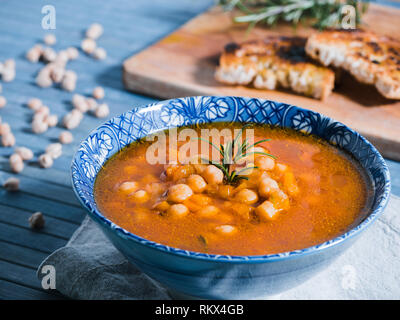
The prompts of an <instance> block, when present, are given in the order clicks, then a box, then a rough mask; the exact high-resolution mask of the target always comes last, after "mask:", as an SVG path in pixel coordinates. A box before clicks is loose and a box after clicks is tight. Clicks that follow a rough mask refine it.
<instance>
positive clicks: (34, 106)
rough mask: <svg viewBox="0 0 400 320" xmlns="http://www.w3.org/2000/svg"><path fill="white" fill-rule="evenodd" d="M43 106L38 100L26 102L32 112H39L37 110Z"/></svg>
mask: <svg viewBox="0 0 400 320" xmlns="http://www.w3.org/2000/svg"><path fill="white" fill-rule="evenodd" d="M42 105H43V103H42V101H41V100H40V99H38V98H32V99H29V101H28V108H29V109H32V110H33V111H37V110H39V108H40V107H41V106H42Z"/></svg>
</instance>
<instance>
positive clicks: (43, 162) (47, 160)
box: [38, 153, 54, 169]
mask: <svg viewBox="0 0 400 320" xmlns="http://www.w3.org/2000/svg"><path fill="white" fill-rule="evenodd" d="M38 161H39V165H40V166H41V167H42V168H46V169H47V168H50V167H51V166H52V165H53V163H54V160H53V158H52V156H51V155H49V154H47V153H44V154H42V155H40V156H39V158H38Z"/></svg>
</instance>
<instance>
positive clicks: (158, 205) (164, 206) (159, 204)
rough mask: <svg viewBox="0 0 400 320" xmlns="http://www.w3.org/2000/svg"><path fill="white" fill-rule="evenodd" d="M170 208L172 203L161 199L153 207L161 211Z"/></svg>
mask: <svg viewBox="0 0 400 320" xmlns="http://www.w3.org/2000/svg"><path fill="white" fill-rule="evenodd" d="M169 208H170V205H169V203H168V202H167V201H165V200H164V201H161V202H157V203H156V204H155V205H154V206H153V209H155V210H158V211H161V212H165V211H167V210H168V209H169Z"/></svg>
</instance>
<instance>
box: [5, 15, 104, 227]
mask: <svg viewBox="0 0 400 320" xmlns="http://www.w3.org/2000/svg"><path fill="white" fill-rule="evenodd" d="M102 34H103V27H102V25H101V24H98V23H94V24H92V25H90V26H89V28H88V29H87V30H86V32H85V39H84V40H83V41H82V43H81V50H82V51H83V52H84V53H85V54H87V55H89V56H91V57H92V58H94V59H96V60H103V59H105V58H106V57H107V52H106V50H105V49H104V48H101V47H98V46H97V43H96V40H97V39H98V38H100V36H101V35H102ZM56 43H57V38H56V36H55V35H54V34H51V33H49V34H46V35H45V36H44V37H43V39H42V42H41V43H37V44H35V45H34V46H33V47H32V48H30V49H29V50H27V52H26V53H25V57H26V59H27V60H28V61H29V62H31V63H39V62H43V63H44V65H43V66H42V68H41V69H40V70H39V72H38V73H37V75H36V76H35V82H36V85H37V86H38V87H41V88H48V87H51V86H53V85H56V86H59V87H60V89H62V90H65V91H69V92H73V91H75V89H76V83H77V79H78V75H77V73H76V72H75V71H73V70H69V69H68V68H67V65H68V62H69V61H72V60H75V59H78V58H79V50H78V49H77V48H75V47H73V46H71V47H68V48H66V49H63V50H59V51H56V50H55V49H54V48H53V47H52V46H54V45H55V44H56ZM0 76H1V79H2V81H3V82H12V81H13V80H14V79H15V77H16V63H15V61H14V59H7V60H5V61H3V62H1V61H0ZM2 91H3V87H2V85H1V84H0V94H2ZM104 97H105V92H104V89H103V88H102V87H95V88H94V89H93V91H92V97H85V96H83V95H80V94H77V93H75V94H74V95H73V96H72V102H71V103H72V106H73V110H72V111H70V112H68V113H67V114H66V115H65V116H64V117H63V119H62V125H63V126H64V127H65V128H66V129H67V130H64V131H62V132H61V133H60V135H59V143H51V144H49V145H47V146H43V147H44V148H43V149H44V152H43V153H42V154H40V155H39V156H38V157H37V159H36V160H35V161H37V162H38V163H39V166H40V167H41V168H44V169H46V168H50V167H51V166H52V165H53V163H54V160H55V159H57V158H59V157H60V156H61V155H62V145H63V144H70V143H72V141H73V135H72V133H71V132H70V131H69V130H70V129H74V128H76V127H78V126H79V124H80V122H81V121H82V119H83V116H84V114H85V113H86V112H88V111H89V112H90V113H91V114H92V115H93V116H95V117H98V118H104V117H107V116H108V115H109V107H108V105H107V104H106V103H104V102H103V101H100V100H103V99H104ZM26 106H27V107H28V108H29V109H31V110H32V112H33V113H32V121H31V131H32V133H34V134H45V133H46V132H47V131H48V130H49V129H50V128H53V127H55V126H57V124H58V123H59V118H58V116H57V115H56V114H52V113H51V109H50V108H49V107H48V106H46V105H45V104H44V103H43V102H42V100H41V99H39V98H36V97H33V98H31V99H29V100H28V101H27V103H26ZM6 107H7V99H6V98H5V97H4V96H3V95H0V109H2V108H6ZM0 138H1V139H0V142H1V145H2V146H3V147H14V146H15V145H17V146H16V147H15V149H14V151H13V152H12V153H11V154H10V156H9V165H10V170H11V171H12V172H13V173H15V174H19V173H21V172H22V171H23V170H24V167H25V161H31V160H33V158H34V154H33V151H32V150H31V149H29V148H28V147H26V146H20V145H19V144H18V141H16V138H15V136H14V134H13V132H12V130H11V126H10V124H8V123H7V122H4V121H2V120H1V117H0ZM3 187H4V188H5V189H6V190H7V191H8V192H17V191H19V190H20V180H19V179H18V178H16V177H10V178H8V179H7V180H6V181H4V183H3ZM29 225H30V227H31V228H35V229H41V228H42V227H43V226H44V216H43V214H42V213H41V212H37V213H35V214H33V215H32V217H31V218H30V220H29Z"/></svg>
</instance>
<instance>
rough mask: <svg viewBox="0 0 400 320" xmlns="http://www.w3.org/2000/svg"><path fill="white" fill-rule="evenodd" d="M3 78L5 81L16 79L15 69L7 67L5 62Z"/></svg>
mask: <svg viewBox="0 0 400 320" xmlns="http://www.w3.org/2000/svg"><path fill="white" fill-rule="evenodd" d="M2 79H3V81H4V82H11V81H13V80H14V79H15V69H14V68H11V67H6V64H5V63H4V68H3V72H2Z"/></svg>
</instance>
